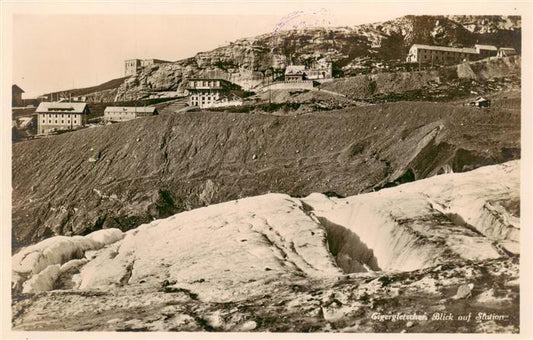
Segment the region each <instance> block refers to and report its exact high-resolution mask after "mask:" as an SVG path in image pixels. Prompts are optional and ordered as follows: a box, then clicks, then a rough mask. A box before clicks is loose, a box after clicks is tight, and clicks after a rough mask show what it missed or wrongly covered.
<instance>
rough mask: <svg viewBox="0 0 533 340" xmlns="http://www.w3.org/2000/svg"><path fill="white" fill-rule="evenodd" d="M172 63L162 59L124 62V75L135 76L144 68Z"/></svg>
mask: <svg viewBox="0 0 533 340" xmlns="http://www.w3.org/2000/svg"><path fill="white" fill-rule="evenodd" d="M169 62H170V61H166V60H160V59H129V60H125V61H124V75H125V76H133V75H136V74H137V72H139V70H140V69H142V68H143V67H147V66H150V65H155V64H166V63H169Z"/></svg>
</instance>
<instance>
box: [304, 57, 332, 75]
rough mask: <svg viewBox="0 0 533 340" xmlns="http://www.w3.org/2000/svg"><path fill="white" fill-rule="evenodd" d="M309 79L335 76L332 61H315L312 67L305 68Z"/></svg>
mask: <svg viewBox="0 0 533 340" xmlns="http://www.w3.org/2000/svg"><path fill="white" fill-rule="evenodd" d="M305 73H306V74H307V79H311V80H320V79H330V78H333V66H332V64H331V62H329V61H327V60H325V59H321V60H317V61H314V62H313V64H312V65H311V67H309V68H308V69H306V70H305Z"/></svg>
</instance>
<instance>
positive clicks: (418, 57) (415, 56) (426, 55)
mask: <svg viewBox="0 0 533 340" xmlns="http://www.w3.org/2000/svg"><path fill="white" fill-rule="evenodd" d="M477 59H479V53H478V50H476V49H475V48H457V47H445V46H431V45H421V44H414V45H413V46H411V48H410V49H409V53H408V54H407V60H406V61H407V62H408V63H422V64H438V65H452V64H458V63H462V62H465V61H472V60H477Z"/></svg>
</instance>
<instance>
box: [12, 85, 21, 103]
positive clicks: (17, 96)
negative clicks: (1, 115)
mask: <svg viewBox="0 0 533 340" xmlns="http://www.w3.org/2000/svg"><path fill="white" fill-rule="evenodd" d="M23 93H24V90H23V89H21V88H20V87H19V86H18V85H17V84H14V85H12V86H11V106H12V107H21V106H24V102H23V101H22V94H23Z"/></svg>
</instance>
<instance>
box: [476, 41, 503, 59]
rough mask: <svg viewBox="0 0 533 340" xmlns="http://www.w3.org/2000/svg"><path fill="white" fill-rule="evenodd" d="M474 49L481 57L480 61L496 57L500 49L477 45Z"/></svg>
mask: <svg viewBox="0 0 533 340" xmlns="http://www.w3.org/2000/svg"><path fill="white" fill-rule="evenodd" d="M474 48H475V49H476V51H477V53H478V55H479V59H485V58H489V57H495V56H496V55H497V54H498V48H496V46H492V45H479V44H476V45H474Z"/></svg>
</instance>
